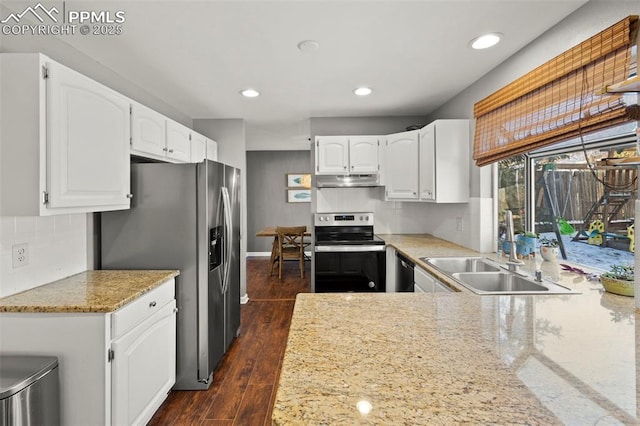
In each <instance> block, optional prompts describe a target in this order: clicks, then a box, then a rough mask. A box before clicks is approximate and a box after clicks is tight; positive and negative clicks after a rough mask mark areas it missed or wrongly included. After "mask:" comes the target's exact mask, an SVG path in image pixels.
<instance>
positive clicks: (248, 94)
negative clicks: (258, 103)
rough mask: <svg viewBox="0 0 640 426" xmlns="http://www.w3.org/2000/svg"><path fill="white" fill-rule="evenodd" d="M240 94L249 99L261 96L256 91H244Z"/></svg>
mask: <svg viewBox="0 0 640 426" xmlns="http://www.w3.org/2000/svg"><path fill="white" fill-rule="evenodd" d="M240 94H242V96H245V97H247V98H255V97H256V96H260V92H258V91H257V90H255V89H244V90H242V91H241V92H240Z"/></svg>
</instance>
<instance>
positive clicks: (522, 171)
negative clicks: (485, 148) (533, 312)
mask: <svg viewBox="0 0 640 426" xmlns="http://www.w3.org/2000/svg"><path fill="white" fill-rule="evenodd" d="M635 126H636V124H635V123H630V124H626V125H624V126H619V127H617V128H615V129H608V130H606V131H603V132H600V133H598V134H595V135H592V136H590V137H589V138H588V139H583V140H580V139H579V138H578V139H575V140H571V141H567V142H564V143H562V144H558V145H555V146H554V147H551V148H547V149H544V150H539V151H534V152H531V153H527V154H522V155H517V156H514V157H511V158H508V159H506V160H502V161H500V162H499V163H498V208H499V211H501V212H502V211H504V210H511V212H512V213H513V218H514V229H515V231H516V232H526V231H530V232H535V233H536V234H539V235H540V236H546V237H548V238H556V239H559V240H561V241H562V245H563V249H564V251H565V255H566V258H567V259H568V260H571V261H573V262H576V263H582V264H585V265H586V266H592V267H597V268H601V269H609V267H610V266H611V264H613V263H621V262H622V263H631V264H632V263H633V261H634V257H633V253H632V252H631V251H630V242H631V241H630V239H629V238H628V237H627V234H628V232H629V227H630V226H631V225H633V221H634V211H635V200H636V198H637V187H638V183H637V167H635V166H624V164H625V162H626V161H632V160H631V159H630V158H631V157H636V156H637V151H636V139H635V135H634V130H635ZM614 164H616V165H614ZM499 217H502V215H500V216H499ZM498 230H499V233H500V235H503V234H504V231H505V225H504V222H503V219H501V223H499V226H498Z"/></svg>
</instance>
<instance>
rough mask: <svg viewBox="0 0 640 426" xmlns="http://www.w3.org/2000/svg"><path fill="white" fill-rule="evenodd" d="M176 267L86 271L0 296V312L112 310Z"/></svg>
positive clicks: (171, 275) (164, 278)
mask: <svg viewBox="0 0 640 426" xmlns="http://www.w3.org/2000/svg"><path fill="white" fill-rule="evenodd" d="M178 274H179V272H178V271H173V270H167V271H164V270H162V271H160V270H148V271H147V270H132V271H118V270H101V271H85V272H81V273H79V274H76V275H72V276H70V277H67V278H63V279H60V280H57V281H54V282H51V283H49V284H45V285H42V286H39V287H36V288H33V289H31V290H27V291H23V292H21V293H17V294H14V295H11V296H7V297H4V298H2V299H0V312H31V313H63V312H113V311H116V310H118V309H120V308H121V307H122V306H124V305H126V304H127V303H129V302H131V301H133V300H134V299H136V298H137V297H140V296H141V295H142V294H144V293H146V292H148V291H151V290H153V289H154V288H156V287H157V286H159V285H160V284H162V283H164V282H166V281H167V280H169V279H171V278H174V277H176V276H177V275H178Z"/></svg>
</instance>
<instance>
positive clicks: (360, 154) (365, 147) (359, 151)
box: [349, 136, 380, 173]
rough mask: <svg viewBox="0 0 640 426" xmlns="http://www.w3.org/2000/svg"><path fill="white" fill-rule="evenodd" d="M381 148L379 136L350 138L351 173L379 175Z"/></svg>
mask: <svg viewBox="0 0 640 426" xmlns="http://www.w3.org/2000/svg"><path fill="white" fill-rule="evenodd" d="M379 146H380V144H379V142H378V137H377V136H351V137H349V172H350V173H378V170H380V166H379V161H378V149H379Z"/></svg>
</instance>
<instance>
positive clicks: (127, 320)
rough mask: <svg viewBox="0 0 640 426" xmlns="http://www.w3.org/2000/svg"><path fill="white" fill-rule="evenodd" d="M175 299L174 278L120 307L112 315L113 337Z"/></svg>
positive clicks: (120, 334)
mask: <svg viewBox="0 0 640 426" xmlns="http://www.w3.org/2000/svg"><path fill="white" fill-rule="evenodd" d="M173 299H175V280H174V279H173V278H172V279H170V280H168V281H167V282H165V283H164V284H162V285H160V286H158V287H156V288H154V289H153V290H151V291H150V292H148V293H145V294H143V295H142V296H140V297H139V298H137V299H136V300H134V301H133V302H131V303H129V304H127V305H125V306H123V307H122V308H120V309H118V310H117V311H115V312H114V313H113V314H112V316H111V337H112V339H116V338H118V337H120V336H122V335H123V334H124V333H126V332H127V331H128V330H130V329H131V328H133V327H134V326H136V325H137V324H139V323H141V322H142V321H144V320H145V319H146V318H147V317H149V316H151V315H153V314H154V313H156V312H157V311H159V310H160V309H161V308H162V307H163V306H164V305H166V304H167V303H169V302H170V301H172V300H173Z"/></svg>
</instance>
